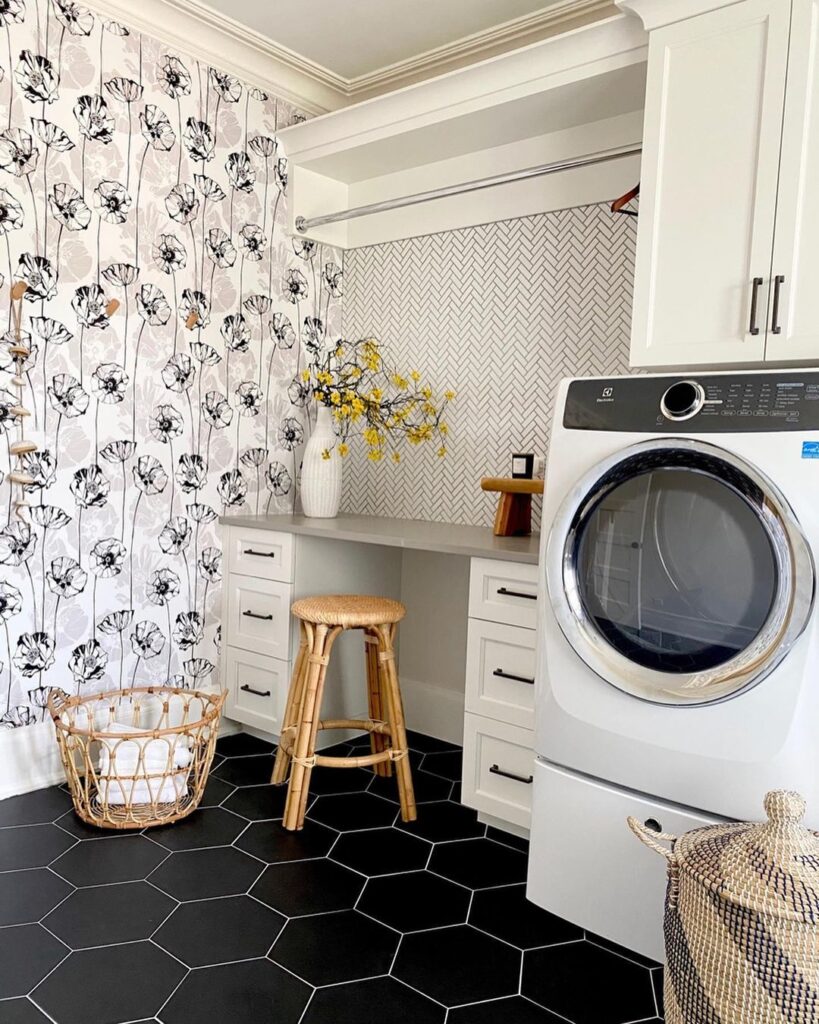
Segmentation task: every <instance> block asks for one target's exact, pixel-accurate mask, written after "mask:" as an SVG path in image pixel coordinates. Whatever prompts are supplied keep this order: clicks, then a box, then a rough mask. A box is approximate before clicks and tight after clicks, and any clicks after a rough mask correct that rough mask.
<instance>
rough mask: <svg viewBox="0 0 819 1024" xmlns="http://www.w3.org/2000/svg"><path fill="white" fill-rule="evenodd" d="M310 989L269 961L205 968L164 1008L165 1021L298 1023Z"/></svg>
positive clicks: (167, 1023) (169, 1023) (180, 1023)
mask: <svg viewBox="0 0 819 1024" xmlns="http://www.w3.org/2000/svg"><path fill="white" fill-rule="evenodd" d="M310 993H311V989H310V988H309V987H308V986H307V985H305V984H304V983H303V982H301V981H299V980H298V979H297V978H294V977H293V975H292V974H288V972H287V971H283V970H282V969H281V967H278V966H277V965H276V964H274V963H271V962H270V960H248V961H245V963H236V964H225V965H223V966H221V967H203V968H201V969H199V970H196V971H191V973H190V974H189V975H188V976H187V978H185V980H184V981H183V982H182V984H181V985H180V986H179V988H178V989H177V990H176V992H174V994H173V996H172V997H171V999H170V1000H168V1003H167V1005H166V1006H165V1007H164V1008H163V1010H162V1016H161V1019H162V1022H163V1024H202V1022H203V1021H214V1024H215V1022H217V1021H218V1022H220V1024H221V1022H223V1021H224V1022H227V1021H230V1024H273V1022H275V1024H291V1022H292V1024H296V1021H298V1020H299V1018H300V1017H301V1014H302V1011H303V1010H304V1007H305V1006H306V1005H307V1000H308V999H309V998H310Z"/></svg>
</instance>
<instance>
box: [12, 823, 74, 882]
mask: <svg viewBox="0 0 819 1024" xmlns="http://www.w3.org/2000/svg"><path fill="white" fill-rule="evenodd" d="M76 842H77V840H76V839H75V838H74V837H73V836H70V835H69V834H68V833H67V832H64V831H63V830H62V829H61V828H57V826H56V825H21V826H20V827H19V828H3V829H0V871H15V870H16V869H18V868H40V867H45V866H46V865H47V864H50V863H51V862H52V861H53V860H55V859H56V858H57V857H59V856H60V854H62V853H65V851H66V850H68V849H70V848H71V847H72V846H73V845H74V844H75V843H76Z"/></svg>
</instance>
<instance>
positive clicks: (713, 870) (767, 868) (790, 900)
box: [673, 790, 819, 924]
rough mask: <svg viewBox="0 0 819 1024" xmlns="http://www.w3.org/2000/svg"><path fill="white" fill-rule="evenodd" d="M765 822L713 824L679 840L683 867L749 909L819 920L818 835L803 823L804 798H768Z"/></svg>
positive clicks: (779, 793) (784, 794)
mask: <svg viewBox="0 0 819 1024" xmlns="http://www.w3.org/2000/svg"><path fill="white" fill-rule="evenodd" d="M764 806H765V812H766V814H767V815H768V820H767V822H765V823H764V824H758V823H756V822H741V823H738V824H733V825H710V826H707V827H705V828H699V829H694V830H693V831H691V832H687V833H686V834H685V835H683V836H680V838H679V839H678V840H677V841H676V843H675V844H674V853H673V856H674V859H675V860H676V862H677V865H678V867H679V870H681V871H684V872H686V873H687V874H688V875H692V876H693V877H695V878H696V879H697V880H698V881H699V882H701V883H702V884H703V885H704V886H706V887H707V888H708V889H710V890H711V891H712V892H714V893H716V894H717V895H719V896H720V897H721V898H723V899H725V900H728V901H729V902H731V903H736V904H738V905H740V906H742V907H746V908H748V909H750V910H755V911H764V912H768V913H771V914H775V915H776V916H777V917H783V918H790V919H792V920H797V921H801V922H804V923H806V924H817V923H819V835H817V833H815V832H811V831H810V830H809V829H807V828H805V826H804V825H802V824H801V822H802V818H803V817H804V814H805V806H806V805H805V801H804V799H803V798H802V797H801V796H800V795H799V794H798V793H793V792H789V791H787V790H774V791H772V792H770V793H768V794H767V796H766V797H765V805H764Z"/></svg>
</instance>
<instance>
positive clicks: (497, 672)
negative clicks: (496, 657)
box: [492, 668, 535, 686]
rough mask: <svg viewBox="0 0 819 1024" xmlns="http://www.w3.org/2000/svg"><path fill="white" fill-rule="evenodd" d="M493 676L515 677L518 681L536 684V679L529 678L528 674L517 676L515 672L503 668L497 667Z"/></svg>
mask: <svg viewBox="0 0 819 1024" xmlns="http://www.w3.org/2000/svg"><path fill="white" fill-rule="evenodd" d="M492 675H493V676H497V677H498V678H499V679H513V680H514V681H515V682H516V683H528V685H529V686H534V685H535V681H534V679H529V677H528V676H516V675H515V674H514V673H513V672H504V671H503V669H502V668H496V669H495V671H494V672H493V673H492Z"/></svg>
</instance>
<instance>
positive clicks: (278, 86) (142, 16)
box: [89, 0, 350, 115]
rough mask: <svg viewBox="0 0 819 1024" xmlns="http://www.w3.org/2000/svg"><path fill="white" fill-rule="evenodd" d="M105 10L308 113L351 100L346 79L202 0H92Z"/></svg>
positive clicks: (131, 25) (317, 112) (125, 22)
mask: <svg viewBox="0 0 819 1024" xmlns="http://www.w3.org/2000/svg"><path fill="white" fill-rule="evenodd" d="M89 6H91V7H93V8H94V10H96V11H98V12H99V13H100V14H103V15H105V16H106V17H109V18H114V19H116V20H117V21H121V22H122V23H123V24H125V25H127V26H128V27H129V28H132V29H134V30H135V31H137V32H141V33H143V34H144V35H146V36H151V37H152V38H154V39H159V40H160V41H161V42H163V43H165V44H167V45H168V46H169V47H173V48H174V49H176V50H179V51H180V52H181V53H185V54H189V55H190V56H191V57H195V58H197V59H198V60H201V61H204V62H207V63H208V64H211V65H213V66H214V67H218V68H219V69H220V70H222V71H229V72H230V73H231V74H235V75H238V76H239V77H240V78H241V79H242V80H243V81H245V82H247V83H248V84H250V85H255V86H258V87H259V88H260V89H264V90H265V91H267V92H270V93H272V94H274V95H276V96H278V97H279V98H280V99H283V100H285V101H287V102H290V103H294V104H296V105H297V106H298V107H299V108H300V109H301V110H303V111H304V112H305V113H306V114H311V115H317V114H326V113H328V112H329V111H331V110H336V109H338V108H339V107H343V106H346V105H347V104H348V103H349V102H350V101H349V98H348V94H347V92H346V82H345V80H344V79H343V78H341V77H340V76H339V75H335V74H333V73H332V72H330V71H327V70H326V69H325V68H323V67H321V65H319V64H315V63H314V62H313V61H310V60H307V59H306V58H305V57H302V56H300V55H299V54H296V53H293V52H292V51H291V50H288V49H287V47H285V46H280V45H279V44H278V43H274V42H272V41H271V40H270V39H267V38H266V37H265V36H263V35H261V33H259V32H254V31H253V30H252V29H249V28H247V27H246V26H245V25H240V24H239V22H238V21H236V20H235V19H233V18H230V17H228V16H227V15H225V14H220V13H218V12H217V11H214V10H213V9H212V8H211V7H208V6H207V5H206V4H203V3H200V2H199V0H140V2H139V4H136V3H134V0H91V2H90V4H89Z"/></svg>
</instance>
